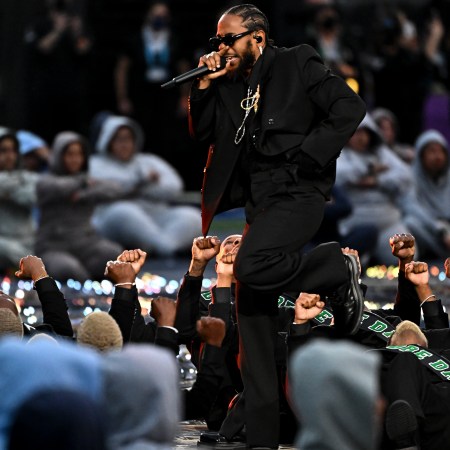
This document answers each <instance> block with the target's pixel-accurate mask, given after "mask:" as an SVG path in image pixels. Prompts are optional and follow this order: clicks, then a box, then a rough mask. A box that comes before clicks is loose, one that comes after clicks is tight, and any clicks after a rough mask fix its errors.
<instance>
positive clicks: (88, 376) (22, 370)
mask: <svg viewBox="0 0 450 450" xmlns="http://www.w3.org/2000/svg"><path fill="white" fill-rule="evenodd" d="M0 360H1V361H2V363H1V364H0V398H1V401H0V448H7V446H6V442H5V441H6V436H7V435H8V431H9V427H10V425H11V420H12V417H13V416H14V414H15V412H16V411H17V409H18V408H19V406H20V405H21V404H23V402H24V401H26V400H27V399H28V398H29V397H31V396H32V395H34V394H35V393H37V392H39V391H41V390H44V389H70V390H71V391H75V392H80V393H83V394H85V395H87V396H88V397H90V398H91V399H92V400H94V401H99V400H100V397H101V393H102V390H101V385H102V380H101V374H102V373H101V370H100V364H101V359H100V356H98V355H97V354H96V353H95V352H94V351H92V350H88V349H82V348H79V347H77V346H75V345H74V344H72V343H66V342H63V341H59V345H58V344H57V343H55V342H51V341H37V342H35V343H34V344H33V345H24V343H23V342H22V341H21V340H19V339H13V338H3V339H2V340H1V341H0Z"/></svg>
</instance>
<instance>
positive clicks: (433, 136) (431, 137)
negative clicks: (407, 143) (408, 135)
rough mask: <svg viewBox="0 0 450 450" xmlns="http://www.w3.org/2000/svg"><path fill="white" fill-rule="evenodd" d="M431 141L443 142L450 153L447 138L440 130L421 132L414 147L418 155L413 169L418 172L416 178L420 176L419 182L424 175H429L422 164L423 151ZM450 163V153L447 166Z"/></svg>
mask: <svg viewBox="0 0 450 450" xmlns="http://www.w3.org/2000/svg"><path fill="white" fill-rule="evenodd" d="M430 142H437V143H439V144H441V145H442V146H443V147H444V148H445V149H446V150H447V154H448V153H449V148H448V142H447V139H445V137H444V135H443V134H441V133H440V132H439V131H437V130H427V131H424V132H423V133H422V134H420V135H419V136H418V137H417V139H416V142H415V144H414V147H415V149H416V157H415V158H414V162H413V171H414V173H415V174H416V178H417V177H419V179H418V180H417V182H421V181H423V180H422V178H423V177H428V176H427V175H426V173H425V170H424V169H423V166H422V160H421V155H422V152H423V150H424V149H425V147H426V146H427V145H428V144H429V143H430ZM449 163H450V155H449V158H447V166H448V165H449Z"/></svg>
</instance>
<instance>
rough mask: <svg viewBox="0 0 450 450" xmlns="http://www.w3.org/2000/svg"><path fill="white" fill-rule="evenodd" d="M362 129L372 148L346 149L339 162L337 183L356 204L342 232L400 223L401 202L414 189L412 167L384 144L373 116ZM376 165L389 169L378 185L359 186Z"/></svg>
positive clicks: (381, 227)
mask: <svg viewBox="0 0 450 450" xmlns="http://www.w3.org/2000/svg"><path fill="white" fill-rule="evenodd" d="M361 128H365V129H367V130H368V131H369V133H370V136H371V144H370V147H369V149H368V150H366V151H364V152H359V151H355V150H353V149H351V148H350V147H349V146H346V147H344V149H343V150H342V153H341V156H340V157H339V158H338V160H337V171H336V184H338V185H339V186H341V187H342V188H343V189H344V190H345V192H346V193H347V194H348V196H349V199H350V201H351V202H352V205H353V212H352V215H351V216H350V217H349V218H348V219H346V220H344V221H343V222H342V227H343V228H345V229H346V230H343V231H348V230H349V229H350V228H351V227H353V226H354V225H358V224H360V223H367V222H371V223H373V224H374V225H376V226H377V227H378V228H379V230H381V229H383V228H385V227H389V226H392V225H394V224H395V223H396V222H399V221H400V219H401V212H400V209H399V207H398V202H399V200H400V199H401V198H402V197H403V195H404V194H405V193H406V192H407V191H408V190H409V189H410V188H411V186H412V174H411V169H410V167H409V166H408V165H407V164H406V163H405V162H403V161H402V160H401V159H400V158H399V157H398V156H397V155H396V154H395V153H394V152H393V151H392V150H390V149H389V148H388V147H387V146H386V145H385V144H384V143H383V141H382V139H381V136H380V133H379V130H378V128H377V126H376V125H375V123H374V121H373V120H372V118H371V117H370V115H368V114H367V115H366V117H365V118H364V119H363V121H362V122H361V123H360V124H359V126H358V130H359V129H361ZM373 164H383V165H385V166H387V170H386V171H384V172H381V173H379V174H378V175H377V181H378V182H377V185H376V186H374V187H370V188H362V187H360V186H358V185H357V183H358V182H359V180H360V179H361V178H362V177H364V176H366V175H369V174H370V171H371V166H372V165H373ZM400 232H401V231H400Z"/></svg>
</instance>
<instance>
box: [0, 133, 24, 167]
mask: <svg viewBox="0 0 450 450" xmlns="http://www.w3.org/2000/svg"><path fill="white" fill-rule="evenodd" d="M5 138H11V139H12V140H13V141H14V142H15V143H16V151H17V155H19V157H18V158H17V164H16V168H18V167H19V166H20V152H19V148H20V144H19V140H18V139H17V134H16V132H15V131H14V130H12V129H11V128H6V127H0V141H1V140H2V139H5Z"/></svg>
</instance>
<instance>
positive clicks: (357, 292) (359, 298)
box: [344, 255, 364, 335]
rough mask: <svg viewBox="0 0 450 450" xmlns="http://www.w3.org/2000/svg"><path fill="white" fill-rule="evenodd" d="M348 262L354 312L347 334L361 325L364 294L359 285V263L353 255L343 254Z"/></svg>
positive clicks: (353, 332)
mask: <svg viewBox="0 0 450 450" xmlns="http://www.w3.org/2000/svg"><path fill="white" fill-rule="evenodd" d="M344 258H346V259H347V262H348V263H349V266H348V269H349V271H350V276H351V279H350V289H351V296H352V297H353V298H354V299H355V313H354V315H353V317H352V320H351V322H350V323H349V325H348V329H347V330H346V332H347V334H350V335H352V334H355V333H356V332H357V331H358V330H359V326H360V325H361V320H362V315H363V311H364V296H363V292H362V290H361V287H360V286H359V265H358V261H357V260H356V258H355V257H354V256H353V255H344Z"/></svg>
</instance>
